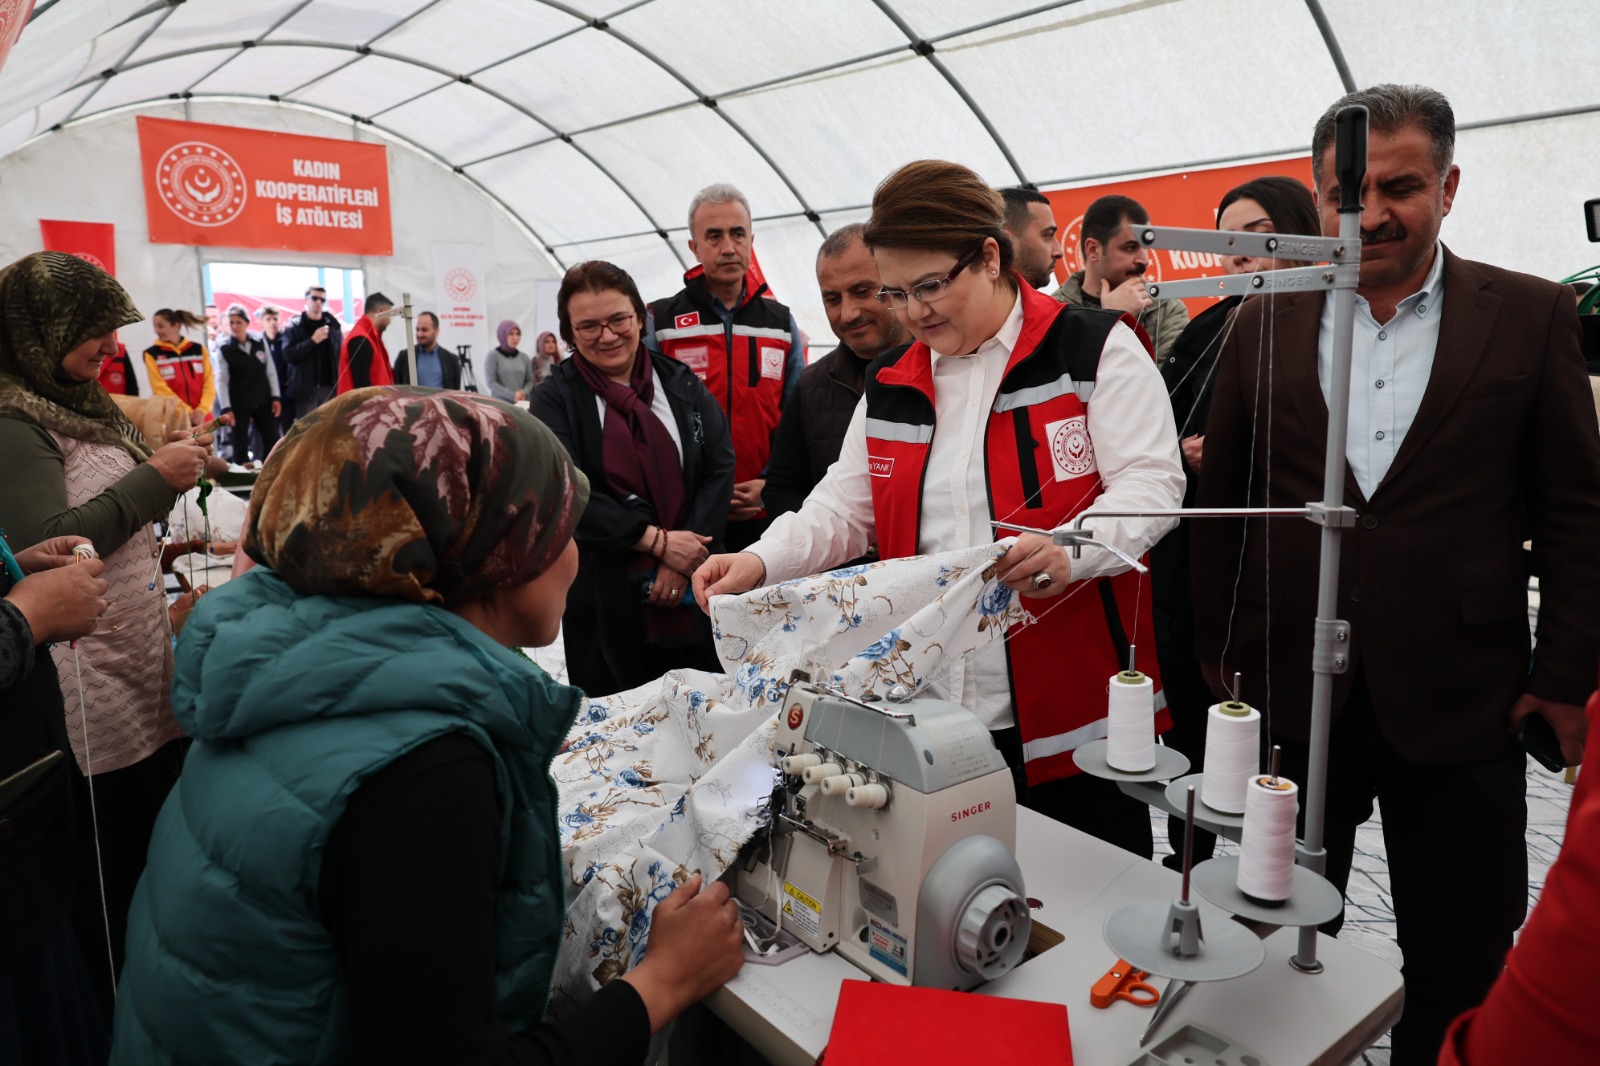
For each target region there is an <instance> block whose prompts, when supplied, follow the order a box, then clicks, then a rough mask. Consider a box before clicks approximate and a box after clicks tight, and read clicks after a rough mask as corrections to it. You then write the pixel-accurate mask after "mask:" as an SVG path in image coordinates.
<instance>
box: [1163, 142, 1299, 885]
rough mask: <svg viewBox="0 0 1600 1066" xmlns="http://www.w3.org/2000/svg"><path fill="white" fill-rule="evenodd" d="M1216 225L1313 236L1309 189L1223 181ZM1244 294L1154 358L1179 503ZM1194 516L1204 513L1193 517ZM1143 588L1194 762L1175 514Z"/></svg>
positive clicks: (1170, 738)
mask: <svg viewBox="0 0 1600 1066" xmlns="http://www.w3.org/2000/svg"><path fill="white" fill-rule="evenodd" d="M1217 228H1218V229H1219V230H1231V231H1234V232H1238V231H1243V232H1246V233H1300V234H1306V235H1310V236H1317V235H1319V234H1321V232H1322V224H1321V223H1320V222H1319V221H1318V220H1317V206H1316V203H1315V202H1314V201H1313V200H1312V198H1311V190H1310V189H1307V188H1306V187H1305V186H1304V185H1303V184H1301V183H1300V182H1298V181H1296V180H1295V179H1293V178H1286V177H1281V176H1279V175H1276V174H1274V175H1269V176H1267V177H1263V178H1256V179H1255V180H1254V181H1248V182H1246V183H1245V184H1243V185H1240V186H1238V187H1237V188H1233V189H1229V190H1228V192H1227V194H1226V195H1224V196H1223V197H1222V203H1220V204H1218V205H1217ZM1305 265H1306V264H1304V263H1301V262H1299V261H1297V260H1290V259H1271V258H1256V257H1252V256H1245V255H1230V256H1224V257H1223V260H1222V269H1223V271H1224V272H1225V273H1227V274H1253V273H1255V272H1256V271H1258V270H1281V269H1283V268H1285V267H1296V266H1305ZM1243 300H1244V297H1243V296H1229V297H1227V298H1225V299H1222V300H1218V301H1217V302H1216V303H1214V304H1212V305H1211V306H1210V307H1208V308H1206V309H1205V310H1204V311H1202V312H1200V314H1198V315H1196V316H1195V318H1194V320H1193V321H1192V322H1190V323H1189V325H1188V326H1187V327H1186V328H1185V329H1184V331H1183V332H1182V333H1181V334H1179V335H1178V339H1177V340H1176V341H1174V342H1173V344H1172V351H1171V352H1170V353H1169V354H1168V356H1167V361H1166V362H1165V363H1164V364H1162V366H1161V376H1162V378H1164V379H1165V380H1166V383H1167V392H1168V395H1169V397H1170V399H1171V401H1172V416H1173V418H1174V420H1175V421H1176V422H1177V424H1178V440H1179V445H1180V447H1181V448H1182V449H1183V461H1184V473H1185V474H1186V475H1187V477H1188V485H1187V487H1186V488H1185V489H1184V495H1183V505H1184V506H1185V507H1192V506H1193V505H1194V496H1195V491H1196V490H1197V489H1198V488H1199V486H1200V464H1201V463H1202V462H1203V461H1204V448H1205V431H1206V415H1207V414H1208V413H1209V412H1210V410H1211V383H1212V380H1213V379H1214V378H1215V376H1216V369H1217V353H1218V352H1219V351H1221V350H1222V338H1223V336H1224V335H1225V334H1226V332H1227V326H1228V323H1229V322H1231V321H1233V312H1234V310H1235V309H1236V308H1237V307H1238V306H1239V304H1240V303H1241V302H1243ZM1202 521H1205V520H1204V519H1202ZM1150 559H1151V562H1152V564H1153V565H1152V567H1151V590H1152V592H1153V594H1154V597H1155V603H1154V606H1155V627H1156V654H1157V655H1158V656H1160V659H1161V680H1162V681H1163V682H1164V683H1165V684H1166V686H1167V710H1168V711H1170V712H1171V714H1172V732H1170V733H1168V734H1167V743H1168V744H1170V745H1171V746H1172V747H1173V748H1176V749H1177V750H1178V751H1181V752H1183V754H1185V755H1187V756H1188V757H1189V761H1190V762H1191V763H1193V764H1194V765H1196V766H1199V765H1200V764H1201V762H1202V761H1203V760H1204V759H1205V751H1206V714H1207V712H1208V710H1209V708H1210V706H1211V704H1212V702H1213V701H1212V698H1211V689H1210V687H1209V686H1208V685H1207V684H1206V680H1205V677H1204V676H1203V675H1202V674H1201V672H1200V663H1199V660H1198V659H1196V657H1195V653H1194V648H1195V643H1194V597H1193V594H1192V593H1191V592H1190V589H1189V575H1190V572H1191V571H1190V567H1189V522H1188V520H1187V519H1185V520H1183V521H1181V522H1179V523H1178V528H1176V529H1174V530H1173V531H1172V532H1171V533H1168V534H1167V535H1166V536H1165V537H1164V538H1162V541H1161V543H1160V544H1157V545H1156V546H1155V547H1154V548H1153V549H1151V552H1150ZM1183 824H1184V823H1183V819H1182V818H1169V819H1168V820H1167V839H1168V840H1169V841H1170V842H1171V843H1172V851H1173V853H1172V854H1171V855H1168V856H1167V857H1166V858H1165V859H1163V860H1162V862H1163V863H1164V864H1165V865H1166V866H1168V867H1170V868H1171V869H1174V870H1176V869H1180V868H1181V867H1182V865H1183ZM1216 844H1217V838H1216V835H1215V834H1213V833H1210V832H1207V831H1206V830H1204V829H1197V830H1195V835H1194V861H1195V862H1203V861H1205V860H1206V859H1209V858H1210V857H1211V855H1212V852H1213V851H1214V850H1215V848H1216Z"/></svg>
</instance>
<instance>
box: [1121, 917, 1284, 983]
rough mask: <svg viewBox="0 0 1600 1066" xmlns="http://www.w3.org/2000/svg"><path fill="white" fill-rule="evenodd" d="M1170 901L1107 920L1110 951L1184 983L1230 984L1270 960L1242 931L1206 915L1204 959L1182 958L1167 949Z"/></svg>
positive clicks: (1248, 933)
mask: <svg viewBox="0 0 1600 1066" xmlns="http://www.w3.org/2000/svg"><path fill="white" fill-rule="evenodd" d="M1171 909H1172V904H1171V902H1170V901H1167V902H1163V901H1161V900H1148V901H1145V902H1143V903H1130V904H1128V906H1126V907H1123V908H1122V909H1121V910H1119V911H1115V912H1113V913H1112V914H1111V915H1109V916H1108V917H1107V918H1106V924H1105V926H1104V929H1103V932H1104V935H1105V940H1106V945H1107V946H1108V947H1110V948H1111V950H1112V951H1113V952H1114V953H1115V954H1116V955H1117V956H1119V957H1120V958H1123V959H1126V960H1127V961H1128V963H1129V964H1130V965H1133V966H1136V967H1138V968H1139V969H1141V970H1145V971H1148V972H1149V973H1152V974H1154V975H1156V976H1157V977H1175V978H1177V979H1178V980H1180V981H1230V980H1232V979H1233V978H1235V977H1243V976H1244V975H1245V974H1247V973H1250V972H1251V971H1253V970H1254V969H1255V968H1256V967H1258V966H1260V965H1261V964H1262V962H1264V961H1265V960H1266V957H1267V948H1266V945H1264V944H1262V943H1261V938H1260V937H1258V936H1256V934H1254V933H1252V932H1251V931H1250V930H1248V929H1246V928H1245V927H1244V926H1242V925H1239V924H1237V923H1235V922H1232V921H1230V920H1228V919H1226V918H1223V917H1221V916H1220V915H1217V914H1206V915H1202V918H1201V934H1202V936H1201V940H1200V954H1198V955H1194V956H1191V957H1190V958H1180V957H1179V956H1177V955H1174V954H1173V953H1172V949H1171V948H1169V947H1168V946H1167V936H1166V932H1167V929H1166V926H1167V915H1168V913H1169V912H1170V911H1171Z"/></svg>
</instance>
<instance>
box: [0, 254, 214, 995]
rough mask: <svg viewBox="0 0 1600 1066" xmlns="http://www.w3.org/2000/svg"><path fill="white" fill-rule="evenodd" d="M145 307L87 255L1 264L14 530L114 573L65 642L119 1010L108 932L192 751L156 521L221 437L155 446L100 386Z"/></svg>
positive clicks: (106, 972)
mask: <svg viewBox="0 0 1600 1066" xmlns="http://www.w3.org/2000/svg"><path fill="white" fill-rule="evenodd" d="M141 317H142V316H141V315H140V314H139V312H138V311H137V310H135V309H134V306H133V303H132V301H131V300H129V299H128V294H127V293H126V292H124V291H123V289H122V286H120V285H118V284H117V282H116V280H115V279H113V278H112V277H111V275H109V274H107V273H106V272H105V271H103V270H101V269H100V268H99V267H96V266H91V265H90V264H88V263H86V262H84V261H83V260H82V259H79V258H77V257H76V256H71V255H64V254H62V253H60V252H39V253H36V254H34V255H30V256H27V257H26V258H23V259H20V260H18V261H17V262H15V263H13V264H12V265H11V266H9V267H7V268H6V269H5V270H4V271H3V272H0V455H3V456H5V463H6V491H5V492H4V493H0V529H3V530H4V531H5V534H6V536H7V538H8V539H9V540H10V541H11V542H12V543H16V544H34V543H37V542H40V541H44V540H48V539H50V538H53V537H60V536H78V537H87V538H88V539H89V540H90V542H92V543H93V545H94V547H95V549H96V550H97V551H98V552H99V554H100V557H101V558H102V559H103V560H104V561H105V567H106V569H105V580H106V581H108V582H110V585H111V591H110V594H109V595H108V596H107V599H108V601H109V602H110V604H111V608H110V610H109V611H107V612H106V616H105V618H104V619H102V620H101V624H100V627H99V629H98V630H97V631H96V632H95V633H94V634H93V635H92V636H88V637H85V638H84V639H83V640H81V641H79V642H78V645H77V647H76V649H69V648H68V647H67V646H65V645H63V644H57V645H56V646H55V648H54V649H53V654H54V657H55V661H56V667H57V672H58V673H59V674H60V677H61V689H62V696H63V699H64V702H65V705H66V724H67V733H68V735H69V736H70V738H71V740H72V750H73V753H74V754H75V755H76V756H77V760H78V765H79V767H80V768H81V769H82V770H83V772H84V773H85V774H88V775H91V778H92V781H93V784H94V790H95V796H94V799H95V804H94V818H95V822H96V825H95V827H94V828H95V830H97V831H96V832H94V833H85V834H84V836H85V837H86V838H88V840H89V843H90V845H91V846H90V847H89V848H87V849H86V856H85V858H86V864H87V865H89V866H90V868H91V869H92V866H93V864H94V862H95V861H96V860H97V858H98V861H99V863H100V873H101V877H94V876H88V877H85V879H84V883H85V884H86V885H89V886H91V887H98V886H99V885H100V883H101V882H102V881H103V883H104V886H105V908H104V912H103V913H104V915H105V918H104V919H102V917H101V914H102V910H101V907H100V905H99V900H96V899H93V898H89V899H88V901H87V903H86V904H85V906H84V907H82V908H80V910H79V913H78V929H79V940H80V941H81V942H82V944H83V947H84V950H85V951H86V952H90V953H91V954H92V955H96V956H98V957H96V958H93V959H92V960H91V966H90V971H91V973H93V974H94V976H95V978H96V980H98V981H102V982H104V984H103V985H102V994H103V996H104V998H105V999H106V1003H105V1006H106V1007H107V1009H108V1010H109V1007H110V1002H109V997H110V986H111V981H110V974H111V972H112V967H113V965H114V964H113V963H112V962H111V961H109V960H106V959H105V956H104V955H103V954H101V953H102V952H104V951H106V950H108V948H107V944H108V940H109V950H110V952H111V953H112V956H113V958H116V959H120V957H121V954H122V941H123V930H124V921H125V917H126V913H127V907H128V901H129V900H130V899H131V898H132V896H133V888H134V885H135V884H136V883H137V882H138V879H139V871H140V870H141V869H143V868H144V855H145V850H146V848H147V846H148V844H149V841H150V830H151V826H152V825H154V823H155V817H156V813H157V812H158V811H159V810H160V809H161V802H162V800H163V799H165V797H166V793H167V790H168V789H169V788H170V787H171V785H172V781H173V779H174V777H175V776H176V774H177V769H178V766H179V764H180V763H181V761H182V744H181V742H180V739H179V738H180V737H181V736H182V733H181V731H180V730H179V729H178V724H177V722H176V721H174V720H173V717H172V712H171V710H170V709H169V703H170V697H169V692H168V690H169V688H170V686H171V681H172V628H171V623H170V621H169V619H168V615H167V604H166V596H165V593H164V591H163V589H162V586H161V583H160V581H159V580H158V573H157V568H158V564H159V561H160V560H159V554H160V549H159V545H158V542H157V540H156V537H155V534H154V533H153V531H152V530H151V528H150V523H151V522H153V521H155V520H156V519H158V518H164V517H165V516H166V515H167V513H168V512H169V511H171V510H172V505H173V502H174V501H175V500H176V499H177V497H178V495H179V494H180V493H182V492H185V491H187V490H189V489H191V488H193V487H194V486H195V483H196V481H197V480H198V478H199V477H200V473H201V470H202V468H203V466H204V463H205V459H206V456H207V455H208V454H209V452H210V448H209V445H210V443H211V437H210V436H209V435H202V436H199V437H198V439H196V437H195V435H194V434H191V433H182V434H174V438H175V439H174V440H173V441H172V442H170V443H168V444H166V445H165V446H163V447H161V448H159V449H157V450H156V451H155V452H153V453H152V452H151V449H150V447H149V445H148V444H147V443H146V442H145V439H144V437H143V436H142V435H141V434H140V432H139V431H138V430H137V429H136V428H135V427H134V425H133V423H131V422H129V421H128V419H127V418H126V416H124V415H123V413H122V411H121V409H120V408H119V407H118V406H117V404H116V402H115V401H114V400H112V398H111V396H110V395H109V394H108V393H107V392H106V390H105V388H104V387H103V386H101V384H100V383H99V381H98V377H99V374H100V366H101V363H102V362H104V360H106V359H108V358H110V357H111V356H112V355H113V354H115V352H116V342H115V341H114V339H113V337H112V331H113V330H116V329H117V328H119V327H121V326H126V325H129V324H130V323H133V322H138V321H139V320H140V318H141ZM88 806H89V804H88V803H87V802H85V803H84V807H85V808H86V809H87V808H88ZM90 895H91V896H92V894H90ZM102 921H104V922H105V923H106V925H107V926H108V928H109V937H108V935H107V932H108V930H107V928H105V927H101V923H102ZM96 929H98V931H96Z"/></svg>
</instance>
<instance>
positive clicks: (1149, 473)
mask: <svg viewBox="0 0 1600 1066" xmlns="http://www.w3.org/2000/svg"><path fill="white" fill-rule="evenodd" d="M1021 332H1022V299H1021V297H1020V296H1019V297H1018V298H1017V301H1016V302H1015V303H1014V304H1013V305H1012V308H1011V313H1010V314H1009V315H1008V316H1007V317H1006V320H1005V324H1004V325H1003V326H1001V328H1000V331H999V332H998V333H996V334H995V336H994V337H993V338H991V339H990V340H988V341H985V342H984V343H983V344H981V345H979V346H978V350H977V351H976V352H974V353H973V354H972V355H970V356H948V355H941V354H939V353H938V352H934V353H933V357H932V365H933V379H934V414H935V418H936V420H937V421H936V423H935V428H934V434H933V442H932V444H931V445H930V446H929V449H928V461H927V467H926V474H925V476H924V480H923V490H922V524H921V536H920V540H919V543H918V545H917V550H918V551H919V552H923V553H933V552H941V551H952V550H954V549H957V548H969V547H972V546H974V545H978V544H989V543H992V542H993V541H994V540H995V533H994V530H993V529H992V528H991V527H990V525H989V491H988V482H987V480H986V478H985V475H984V454H983V448H984V434H985V432H986V430H987V427H988V422H989V414H990V412H991V410H992V409H993V408H994V402H995V396H996V395H997V394H998V393H999V391H1000V381H1001V379H1002V378H1003V377H1004V376H1005V369H1006V364H1007V363H1008V362H1009V361H1010V359H1011V352H1012V349H1013V348H1015V347H1016V343H1017V338H1018V336H1019V335H1020V334H1021ZM1088 428H1089V440H1090V444H1091V446H1092V447H1093V449H1094V456H1095V461H1096V463H1097V465H1098V466H1099V472H1100V477H1101V479H1102V480H1103V481H1104V482H1105V491H1104V492H1103V493H1102V494H1101V495H1100V496H1099V497H1098V498H1097V499H1096V500H1095V501H1094V503H1092V504H1090V505H1089V506H1088V507H1087V508H1085V513H1092V512H1095V511H1138V510H1152V509H1160V508H1169V507H1178V506H1180V505H1181V504H1182V502H1183V489H1184V474H1183V467H1182V465H1181V463H1180V461H1179V458H1178V433H1177V429H1176V427H1175V426H1174V424H1173V421H1172V407H1171V405H1170V404H1169V403H1168V402H1167V392H1166V387H1165V385H1164V384H1163V383H1162V380H1161V374H1160V372H1159V371H1157V370H1156V366H1155V363H1154V362H1153V361H1152V360H1151V358H1150V353H1149V352H1147V351H1146V350H1145V347H1144V345H1143V344H1142V343H1141V342H1140V340H1139V338H1138V337H1137V336H1135V335H1134V333H1133V331H1132V330H1131V329H1129V328H1128V327H1127V326H1126V325H1121V324H1119V325H1117V326H1115V327H1113V329H1112V331H1111V334H1110V336H1109V337H1108V338H1107V340H1106V345H1105V348H1104V350H1103V351H1102V352H1101V355H1100V365H1099V370H1098V372H1097V374H1096V379H1095V391H1094V395H1093V397H1092V403H1090V405H1089V415H1088ZM1001 517H1005V516H1001ZM1176 524H1177V519H1175V518H1118V519H1107V520H1105V521H1102V522H1096V523H1094V524H1093V526H1092V528H1093V529H1094V532H1095V535H1096V536H1097V537H1099V538H1102V539H1105V540H1108V541H1110V542H1111V543H1113V544H1116V545H1117V546H1118V547H1119V548H1122V549H1123V550H1124V551H1126V552H1128V553H1129V554H1130V555H1133V556H1135V557H1137V556H1139V555H1142V554H1143V553H1144V552H1145V551H1146V550H1148V549H1149V548H1150V546H1151V545H1153V544H1154V543H1155V542H1156V541H1158V540H1160V539H1161V537H1162V536H1163V535H1164V534H1166V532H1167V531H1168V530H1170V529H1171V528H1172V527H1173V526H1174V525H1176ZM873 539H874V537H873V508H872V478H871V476H870V475H869V474H868V472H867V431H866V400H865V399H863V400H862V401H861V402H860V403H858V404H857V405H856V410H855V414H854V415H853V416H852V417H851V420H850V428H849V429H848V430H846V431H845V438H844V445H843V447H842V448H841V450H840V453H839V459H838V461H837V462H835V463H834V464H833V466H831V467H829V468H828V473H827V474H826V475H825V476H824V477H823V479H822V481H821V482H819V483H818V485H817V487H816V488H815V489H813V490H812V492H811V495H810V496H809V497H807V498H806V502H805V506H803V507H802V508H801V509H800V510H799V511H795V512H791V513H789V514H785V515H781V516H779V517H778V518H777V519H775V520H774V521H773V523H772V525H771V527H769V528H768V530H767V532H766V534H765V535H764V536H763V537H762V538H761V540H760V541H758V542H757V543H756V544H754V545H752V546H751V547H750V548H749V551H751V552H753V553H754V554H755V555H757V556H759V557H760V559H761V561H762V562H763V563H765V564H766V567H767V581H768V582H777V581H784V580H787V579H789V578H793V577H802V576H805V575H807V574H814V573H816V572H818V571H820V570H822V569H824V568H825V567H830V566H839V565H842V564H843V563H844V562H846V561H847V560H850V559H854V558H856V557H858V556H860V555H862V554H864V553H865V552H866V550H867V547H868V545H870V544H871V543H872V542H873ZM1127 568H1128V567H1127V564H1125V563H1123V562H1122V561H1121V560H1120V559H1118V558H1117V557H1116V556H1115V555H1112V554H1111V553H1110V552H1107V551H1102V550H1099V549H1097V548H1094V547H1086V548H1084V550H1083V555H1082V556H1081V557H1080V558H1077V559H1073V560H1072V571H1073V572H1072V578H1073V581H1074V582H1078V581H1087V580H1092V579H1094V578H1100V577H1107V576H1110V575H1112V574H1118V573H1121V572H1122V571H1124V570H1126V569H1127ZM1073 591H1074V589H1070V588H1069V589H1068V593H1071V592H1073ZM1147 594H1148V592H1147ZM1024 602H1025V603H1026V604H1027V605H1028V606H1029V608H1030V610H1033V611H1035V612H1042V611H1043V610H1046V609H1048V607H1049V606H1051V605H1053V604H1055V603H1056V602H1057V600H1055V599H1049V600H1031V599H1030V600H1026V601H1024ZM1154 639H1155V634H1153V633H1152V634H1148V635H1145V634H1140V635H1139V636H1138V637H1136V638H1135V640H1136V642H1140V641H1143V642H1149V643H1151V644H1153V642H1154ZM1062 652H1063V655H1066V656H1070V655H1071V649H1066V648H1064V649H1062ZM929 692H930V694H933V695H938V696H942V697H943V698H946V699H950V700H954V701H955V702H959V703H960V704H961V705H962V706H964V707H966V708H967V709H968V710H971V711H972V712H973V713H974V714H976V715H977V716H978V718H979V719H980V720H982V721H983V723H984V724H985V725H986V726H988V727H989V728H990V729H1004V728H1008V727H1010V726H1012V725H1015V724H1016V723H1015V718H1014V716H1013V714H1012V710H1011V693H1010V681H1009V679H1008V677H1007V672H1006V660H1005V654H1004V653H1003V652H1000V651H998V650H996V651H994V652H993V653H982V652H980V653H979V654H977V655H974V656H971V657H969V658H968V659H967V660H966V662H964V663H957V664H955V665H954V666H953V667H952V668H951V670H950V672H949V675H948V676H947V677H945V678H935V679H934V680H933V681H931V682H930V684H929Z"/></svg>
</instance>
